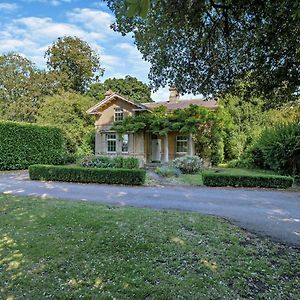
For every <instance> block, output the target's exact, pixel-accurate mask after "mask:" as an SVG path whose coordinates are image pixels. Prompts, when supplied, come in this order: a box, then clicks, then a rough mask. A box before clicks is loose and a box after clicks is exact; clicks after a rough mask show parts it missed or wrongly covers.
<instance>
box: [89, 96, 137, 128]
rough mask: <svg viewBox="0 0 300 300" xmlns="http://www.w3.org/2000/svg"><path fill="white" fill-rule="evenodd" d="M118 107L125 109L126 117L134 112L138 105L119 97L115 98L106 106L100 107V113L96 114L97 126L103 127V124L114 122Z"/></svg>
mask: <svg viewBox="0 0 300 300" xmlns="http://www.w3.org/2000/svg"><path fill="white" fill-rule="evenodd" d="M116 108H122V109H123V111H124V117H125V118H126V117H128V116H132V115H133V114H134V109H136V106H134V105H132V104H130V103H128V102H125V101H123V100H121V99H118V98H115V99H113V100H112V101H110V102H109V103H107V105H106V106H104V107H102V108H101V109H99V114H97V115H96V121H95V125H96V127H98V128H101V127H103V126H107V125H110V124H113V122H114V116H115V109H116Z"/></svg>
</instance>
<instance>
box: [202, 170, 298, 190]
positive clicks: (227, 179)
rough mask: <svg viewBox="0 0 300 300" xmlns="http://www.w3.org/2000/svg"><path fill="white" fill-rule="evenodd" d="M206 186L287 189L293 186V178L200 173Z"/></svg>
mask: <svg viewBox="0 0 300 300" xmlns="http://www.w3.org/2000/svg"><path fill="white" fill-rule="evenodd" d="M202 179H203V184H204V185H206V186H235V187H265V188H284V189H285V188H288V187H291V186H292V185H293V178H292V177H289V176H279V175H267V174H262V175H232V174H222V173H211V172H203V173H202Z"/></svg>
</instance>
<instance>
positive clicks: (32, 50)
mask: <svg viewBox="0 0 300 300" xmlns="http://www.w3.org/2000/svg"><path fill="white" fill-rule="evenodd" d="M113 22H114V16H113V15H112V13H111V12H110V10H109V9H108V8H107V6H106V4H105V3H104V2H102V1H93V0H90V1H89V0H85V1H82V0H17V1H0V54H5V53H7V52H17V53H20V54H22V55H23V56H26V57H27V58H29V59H30V60H32V61H33V62H34V63H35V64H36V65H37V66H38V67H39V68H44V67H45V59H44V53H45V51H46V50H47V48H48V47H49V45H51V44H52V43H53V42H54V41H55V40H56V39H57V38H58V37H60V36H65V35H71V36H78V37H79V38H82V39H83V40H85V41H87V42H88V43H89V44H90V46H91V47H92V48H93V49H94V50H96V51H97V52H98V53H99V54H100V57H101V63H102V66H103V67H104V68H105V73H104V77H103V79H105V78H109V77H117V78H120V77H124V76H125V75H131V76H135V77H137V78H138V79H139V80H142V81H144V82H146V83H147V82H148V79H147V74H148V71H149V64H148V63H147V62H145V61H144V60H143V59H142V55H141V53H140V52H139V51H138V50H137V49H136V47H135V45H134V40H133V38H132V36H130V35H128V36H125V37H124V36H122V35H121V34H119V33H116V32H114V31H113V30H111V29H110V24H112V23H113ZM167 97H168V88H164V89H160V90H159V91H158V92H156V93H154V94H153V99H154V100H156V101H157V100H167ZM184 98H190V95H186V96H185V97H184Z"/></svg>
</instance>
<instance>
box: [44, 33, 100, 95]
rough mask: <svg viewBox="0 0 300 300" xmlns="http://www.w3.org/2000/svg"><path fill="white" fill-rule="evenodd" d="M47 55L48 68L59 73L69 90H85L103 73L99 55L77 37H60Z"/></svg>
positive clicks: (66, 88)
mask: <svg viewBox="0 0 300 300" xmlns="http://www.w3.org/2000/svg"><path fill="white" fill-rule="evenodd" d="M45 57H46V59H47V66H48V68H49V69H50V71H52V72H55V73H57V74H58V76H59V77H60V81H61V82H63V83H64V88H65V90H67V91H68V90H71V91H76V92H85V91H86V89H87V88H88V86H89V84H91V83H92V82H93V81H94V80H97V79H98V77H99V76H102V74H103V69H102V68H101V67H100V57H99V55H98V54H97V53H96V52H95V51H94V50H93V49H92V48H91V47H90V46H89V45H88V43H86V42H85V41H83V40H81V39H79V38H77V37H71V36H66V37H62V38H58V39H57V41H56V42H54V43H53V45H52V46H51V47H49V49H48V50H47V51H46V53H45Z"/></svg>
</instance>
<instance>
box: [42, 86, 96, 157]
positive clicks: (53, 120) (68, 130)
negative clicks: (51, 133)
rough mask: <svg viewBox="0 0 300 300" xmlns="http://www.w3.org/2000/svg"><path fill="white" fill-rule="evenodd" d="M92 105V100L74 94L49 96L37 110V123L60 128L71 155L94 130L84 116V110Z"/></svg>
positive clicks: (85, 115) (91, 121) (93, 102)
mask: <svg viewBox="0 0 300 300" xmlns="http://www.w3.org/2000/svg"><path fill="white" fill-rule="evenodd" d="M94 104H95V100H94V99H93V98H90V97H87V96H83V95H80V94H76V93H69V92H65V93H62V94H61V95H54V96H49V97H46V99H45V101H44V103H43V105H42V107H41V108H40V109H39V112H38V116H37V123H39V124H47V125H52V126H56V127H58V128H61V129H62V130H63V131H64V133H65V135H66V137H67V148H68V151H69V153H71V154H72V153H75V152H76V151H77V150H78V149H79V147H81V146H82V143H83V140H84V139H85V138H86V136H87V135H89V133H90V131H92V130H93V129H94V125H93V120H92V119H91V118H90V117H89V115H88V114H86V110H87V109H88V108H90V107H92V106H93V105H94Z"/></svg>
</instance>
